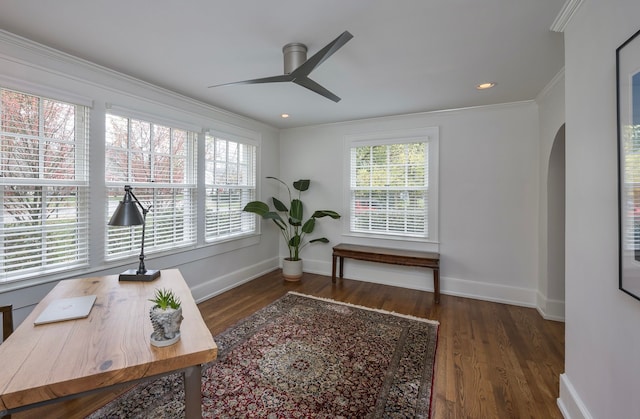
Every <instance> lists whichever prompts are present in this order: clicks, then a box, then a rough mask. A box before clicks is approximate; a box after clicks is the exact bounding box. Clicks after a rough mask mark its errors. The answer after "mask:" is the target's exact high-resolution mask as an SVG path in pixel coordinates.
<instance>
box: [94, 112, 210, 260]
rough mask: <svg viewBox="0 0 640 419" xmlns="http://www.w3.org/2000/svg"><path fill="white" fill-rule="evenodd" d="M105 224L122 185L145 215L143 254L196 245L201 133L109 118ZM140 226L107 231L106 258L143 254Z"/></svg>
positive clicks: (122, 188)
mask: <svg viewBox="0 0 640 419" xmlns="http://www.w3.org/2000/svg"><path fill="white" fill-rule="evenodd" d="M105 131H106V132H105V142H106V150H105V173H106V185H107V200H106V201H107V220H106V221H105V226H106V225H107V222H108V219H109V218H110V217H111V214H113V212H114V211H115V208H116V207H117V205H118V202H119V201H120V200H122V197H123V196H124V186H125V185H131V186H132V187H133V193H134V194H135V195H136V197H137V198H138V199H139V200H140V202H141V203H142V205H144V206H145V207H148V206H151V212H149V213H148V214H147V220H146V237H145V253H153V252H158V251H162V250H166V249H170V248H175V247H181V246H188V245H193V244H195V243H196V207H197V205H196V186H197V184H196V158H195V146H196V140H197V134H196V133H194V132H190V131H186V130H184V129H176V128H172V127H168V126H163V125H160V124H155V123H152V122H148V121H142V120H139V119H134V118H127V117H125V116H119V115H113V114H107V115H106V126H105ZM141 234H142V227H141V226H134V227H108V228H107V246H106V258H107V259H116V258H121V257H125V256H130V255H137V254H138V253H139V252H140V240H141V238H142V236H141Z"/></svg>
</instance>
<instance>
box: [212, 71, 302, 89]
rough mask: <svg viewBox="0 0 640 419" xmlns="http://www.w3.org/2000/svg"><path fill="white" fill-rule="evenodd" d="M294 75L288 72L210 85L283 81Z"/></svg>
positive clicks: (292, 78)
mask: <svg viewBox="0 0 640 419" xmlns="http://www.w3.org/2000/svg"><path fill="white" fill-rule="evenodd" d="M293 80H294V77H293V76H292V75H290V74H283V75H281V76H272V77H263V78H261V79H251V80H243V81H234V82H231V83H223V84H215V85H213V86H209V88H211V87H220V86H229V85H231V84H260V83H280V82H285V81H293Z"/></svg>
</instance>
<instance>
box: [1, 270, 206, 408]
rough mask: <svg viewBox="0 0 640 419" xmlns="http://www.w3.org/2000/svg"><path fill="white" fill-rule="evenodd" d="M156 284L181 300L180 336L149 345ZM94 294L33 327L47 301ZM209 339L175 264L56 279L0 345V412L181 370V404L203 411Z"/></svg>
mask: <svg viewBox="0 0 640 419" xmlns="http://www.w3.org/2000/svg"><path fill="white" fill-rule="evenodd" d="M156 288H171V289H173V290H174V291H175V293H176V294H177V295H178V296H179V297H180V299H181V301H182V315H183V316H184V320H183V322H182V325H181V329H180V333H181V338H180V340H179V341H178V342H177V343H175V344H174V345H171V346H167V347H164V348H157V347H155V346H151V344H150V340H149V337H150V336H151V332H152V327H151V322H150V320H149V309H150V308H151V305H152V303H151V302H149V301H148V299H149V298H152V297H153V294H154V292H155V289H156ZM91 294H95V295H97V298H96V302H95V304H94V306H93V309H92V310H91V313H90V314H89V317H87V318H85V319H79V320H69V321H64V322H57V323H51V324H44V325H39V326H34V324H33V321H34V320H35V319H36V317H37V316H38V315H39V314H40V313H41V312H42V310H44V308H45V307H46V306H47V305H48V304H49V302H51V301H53V300H55V299H58V298H65V297H76V296H81V295H91ZM217 352H218V348H217V346H216V344H215V342H214V341H213V337H212V336H211V332H210V331H209V329H208V328H207V326H206V324H205V323H204V320H203V319H202V316H201V315H200V311H199V310H198V307H197V306H196V303H195V301H194V300H193V297H192V296H191V291H190V290H189V287H188V286H187V284H186V282H185V281H184V279H183V278H182V275H181V274H180V272H179V271H178V270H177V269H167V270H163V271H162V274H161V276H160V278H158V279H156V280H155V281H152V282H119V281H118V275H112V276H104V277H94V278H86V279H71V280H64V281H60V282H59V283H58V284H57V285H56V286H55V288H54V289H53V290H52V291H51V292H50V293H49V294H48V295H47V296H46V297H45V298H44V299H43V300H42V301H41V302H40V303H39V304H38V305H37V306H36V308H34V310H33V312H32V313H31V314H30V315H29V317H27V318H26V320H25V321H24V322H23V323H22V324H21V325H20V326H19V327H18V328H17V329H16V330H15V331H14V332H13V334H12V335H11V336H9V338H8V339H7V340H6V341H5V342H3V343H2V344H1V345H0V360H2V363H1V364H0V416H3V415H4V414H8V413H13V412H18V411H21V410H24V409H28V408H30V407H35V406H39V405H42V404H46V403H48V402H52V401H59V400H61V399H68V398H72V397H74V396H80V395H84V394H88V393H92V392H95V391H98V390H101V389H106V388H109V387H112V386H117V385H121V384H122V383H131V382H134V381H137V380H141V379H148V378H150V377H154V376H160V375H165V374H168V373H170V372H175V371H183V373H184V378H185V399H186V400H185V411H186V416H187V417H188V418H200V417H201V386H202V383H201V371H200V369H201V368H200V365H201V364H204V363H206V362H209V361H212V360H214V359H215V358H216V356H217Z"/></svg>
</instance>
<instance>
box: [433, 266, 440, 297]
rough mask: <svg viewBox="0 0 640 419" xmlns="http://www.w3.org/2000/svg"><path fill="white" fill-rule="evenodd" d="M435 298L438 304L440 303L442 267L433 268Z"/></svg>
mask: <svg viewBox="0 0 640 419" xmlns="http://www.w3.org/2000/svg"><path fill="white" fill-rule="evenodd" d="M433 291H434V292H433V300H434V301H435V302H436V304H438V303H440V269H439V268H436V269H434V270H433Z"/></svg>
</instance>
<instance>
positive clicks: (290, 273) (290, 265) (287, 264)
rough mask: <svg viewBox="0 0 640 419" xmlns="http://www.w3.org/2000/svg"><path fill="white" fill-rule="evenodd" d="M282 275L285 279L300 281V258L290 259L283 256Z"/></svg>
mask: <svg viewBox="0 0 640 419" xmlns="http://www.w3.org/2000/svg"><path fill="white" fill-rule="evenodd" d="M282 276H283V277H284V279H285V280H287V281H300V278H302V259H300V260H290V259H289V258H284V260H283V261H282Z"/></svg>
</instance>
